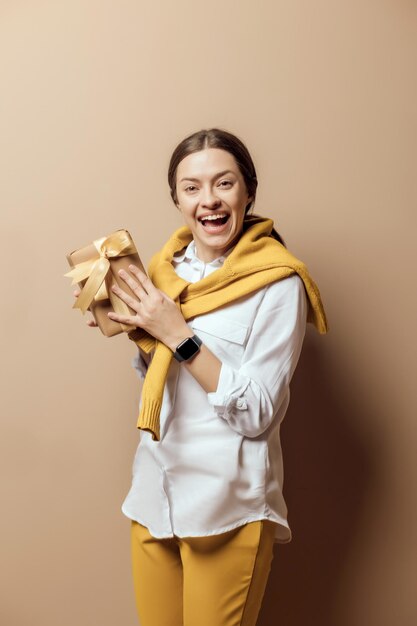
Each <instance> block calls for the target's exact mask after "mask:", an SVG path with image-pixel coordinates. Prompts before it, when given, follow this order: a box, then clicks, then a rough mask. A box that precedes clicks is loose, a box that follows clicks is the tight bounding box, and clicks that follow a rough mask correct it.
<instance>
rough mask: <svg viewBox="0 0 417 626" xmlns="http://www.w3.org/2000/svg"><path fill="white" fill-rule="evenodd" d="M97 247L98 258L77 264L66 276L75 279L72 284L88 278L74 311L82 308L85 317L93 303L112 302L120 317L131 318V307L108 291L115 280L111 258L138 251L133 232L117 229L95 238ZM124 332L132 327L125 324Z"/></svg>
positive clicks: (74, 305) (123, 326)
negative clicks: (112, 277)
mask: <svg viewBox="0 0 417 626" xmlns="http://www.w3.org/2000/svg"><path fill="white" fill-rule="evenodd" d="M93 244H94V246H95V248H96V250H97V252H98V254H99V257H98V258H95V259H89V260H88V261H83V262H82V263H77V264H76V265H75V266H74V267H73V268H72V270H70V271H69V272H67V273H66V274H64V276H69V277H70V278H72V283H71V284H72V285H75V283H79V282H81V281H82V280H84V279H86V278H87V282H86V283H85V285H84V287H83V288H82V290H81V292H80V295H79V296H78V298H77V299H76V301H75V302H74V304H73V307H72V308H73V309H81V311H82V313H83V314H84V313H85V312H86V311H87V309H88V307H89V306H90V304H91V302H92V301H93V300H96V301H98V300H106V299H110V302H111V304H112V307H113V309H114V311H115V312H116V313H118V314H119V315H130V314H131V312H130V309H129V307H128V306H127V304H126V303H125V302H124V301H123V300H121V299H120V298H119V297H118V296H116V294H115V293H113V291H112V290H111V289H108V284H107V283H108V280H109V278H110V279H111V276H112V275H111V273H109V270H110V261H109V258H112V257H117V256H127V255H128V254H135V253H136V252H137V250H136V246H135V244H134V243H133V241H132V239H131V237H130V235H129V233H128V232H127V231H126V230H117V231H116V232H115V233H113V234H112V235H109V237H102V238H101V239H95V240H94V241H93ZM122 328H123V330H127V329H131V326H127V325H125V324H122Z"/></svg>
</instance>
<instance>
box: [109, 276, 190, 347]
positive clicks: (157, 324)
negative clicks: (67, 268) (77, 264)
mask: <svg viewBox="0 0 417 626" xmlns="http://www.w3.org/2000/svg"><path fill="white" fill-rule="evenodd" d="M129 270H130V272H131V273H132V274H133V276H134V278H133V277H132V275H131V274H129V273H128V272H125V271H124V270H119V272H118V273H119V276H120V277H121V278H122V279H123V280H124V281H125V282H126V283H127V284H128V285H129V287H130V288H131V290H132V291H133V293H134V294H135V296H137V299H136V298H132V297H131V296H130V295H128V294H127V293H126V291H124V290H123V289H121V288H120V287H119V286H118V285H115V284H114V285H113V286H112V290H113V292H114V293H115V294H116V295H117V296H119V298H121V300H123V301H124V302H126V304H127V305H128V306H129V307H130V308H131V309H133V310H134V311H136V315H118V314H117V313H114V312H111V313H108V316H109V317H110V318H111V319H112V320H115V321H116V322H121V323H122V324H131V325H133V326H139V327H140V328H143V329H144V330H146V331H147V332H148V333H149V334H150V335H152V336H153V337H155V338H156V339H159V341H162V342H163V343H164V344H166V345H167V346H168V347H169V348H171V350H173V351H174V350H175V348H176V346H177V345H178V344H179V343H180V342H181V341H182V340H183V339H185V337H191V336H192V335H193V332H192V330H191V329H190V327H189V326H188V325H187V322H186V321H185V319H184V317H183V315H182V313H181V311H180V309H179V308H178V306H177V305H176V304H175V302H174V300H172V298H170V297H169V296H167V295H166V294H165V293H164V292H163V291H161V290H160V289H158V288H157V287H155V285H154V284H153V282H152V281H151V279H150V278H149V277H148V276H147V275H146V274H145V273H144V272H142V271H141V270H140V269H139V268H138V267H136V265H129Z"/></svg>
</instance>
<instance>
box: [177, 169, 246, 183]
mask: <svg viewBox="0 0 417 626" xmlns="http://www.w3.org/2000/svg"><path fill="white" fill-rule="evenodd" d="M225 174H234V172H232V170H223V172H218V173H217V174H215V175H214V176H213V178H212V180H214V179H215V178H219V177H220V176H224V175H225ZM183 180H192V181H193V182H194V183H198V182H199V179H198V178H190V177H189V176H186V177H185V178H181V180H180V183H182V182H183Z"/></svg>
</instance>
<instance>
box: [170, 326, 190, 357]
mask: <svg viewBox="0 0 417 626" xmlns="http://www.w3.org/2000/svg"><path fill="white" fill-rule="evenodd" d="M193 335H194V332H193V330H192V329H191V328H190V327H189V326H188V325H185V327H184V329H183V330H182V331H177V332H176V333H175V334H173V335H172V336H171V337H169V339H168V340H167V341H164V343H165V345H166V346H168V348H169V349H170V350H172V352H175V350H176V349H177V346H178V345H179V344H180V343H181V341H184V339H186V338H187V337H192V336H193Z"/></svg>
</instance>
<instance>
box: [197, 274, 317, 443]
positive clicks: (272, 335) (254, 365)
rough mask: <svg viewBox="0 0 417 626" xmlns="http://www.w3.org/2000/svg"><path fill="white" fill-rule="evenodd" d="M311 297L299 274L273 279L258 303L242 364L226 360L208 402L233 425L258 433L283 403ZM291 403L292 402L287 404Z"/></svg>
mask: <svg viewBox="0 0 417 626" xmlns="http://www.w3.org/2000/svg"><path fill="white" fill-rule="evenodd" d="M307 309H308V300H307V294H306V291H305V287H304V283H303V281H302V279H301V278H300V277H299V276H298V274H293V275H291V276H289V277H288V278H285V279H283V280H279V281H276V282H274V283H271V284H270V285H269V286H268V288H267V290H266V292H265V295H264V297H263V300H262V302H261V304H260V306H259V308H258V311H257V313H256V317H255V319H254V322H253V326H252V329H251V332H250V335H249V338H248V341H247V344H246V348H245V352H244V355H243V359H242V364H241V366H240V367H239V369H235V368H233V367H231V366H230V365H229V364H228V363H225V362H223V363H222V366H221V370H220V377H219V381H218V385H217V389H216V391H214V392H211V393H208V394H207V396H208V401H209V403H210V404H211V405H212V406H213V407H214V408H215V410H216V412H217V414H218V415H219V416H220V417H221V418H223V419H225V420H226V421H227V422H228V423H229V425H230V427H231V428H233V430H235V431H237V432H239V433H241V434H242V435H245V436H247V437H257V436H258V435H260V434H262V433H263V432H264V431H265V430H266V429H267V428H268V426H269V425H270V424H271V423H272V421H273V419H274V416H275V415H276V413H277V411H278V410H279V408H280V406H281V405H282V404H283V403H287V404H288V402H289V384H290V381H291V378H292V375H293V373H294V370H295V367H296V365H297V362H298V359H299V356H300V353H301V348H302V344H303V340H304V335H305V330H306V320H307ZM285 408H286V406H285Z"/></svg>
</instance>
